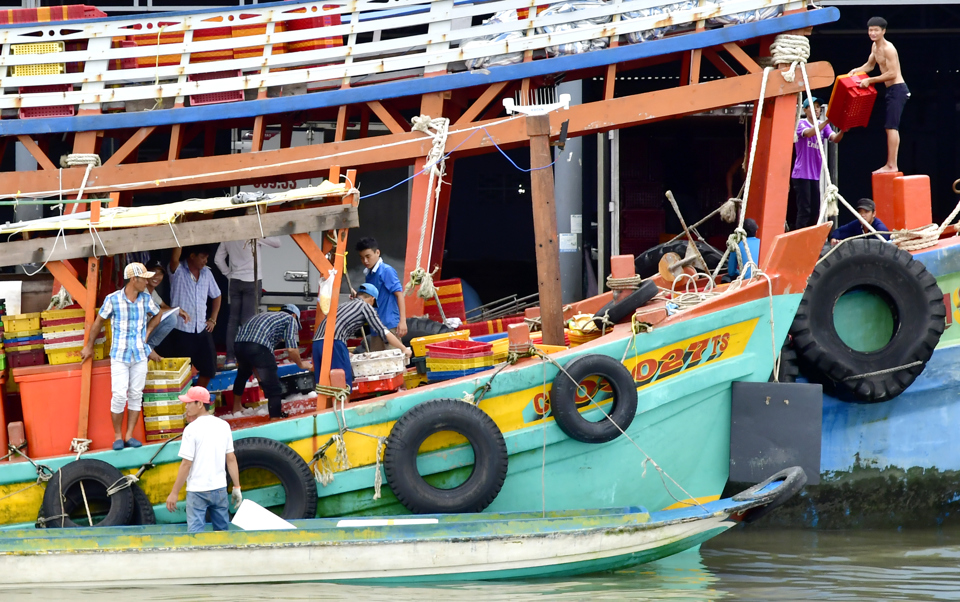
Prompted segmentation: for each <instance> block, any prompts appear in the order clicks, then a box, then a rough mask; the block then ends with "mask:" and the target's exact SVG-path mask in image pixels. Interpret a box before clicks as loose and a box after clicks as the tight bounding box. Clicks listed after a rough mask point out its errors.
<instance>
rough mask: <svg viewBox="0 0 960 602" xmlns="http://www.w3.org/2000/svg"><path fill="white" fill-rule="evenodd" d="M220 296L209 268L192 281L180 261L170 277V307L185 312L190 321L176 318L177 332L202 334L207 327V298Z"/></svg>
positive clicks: (185, 267)
mask: <svg viewBox="0 0 960 602" xmlns="http://www.w3.org/2000/svg"><path fill="white" fill-rule="evenodd" d="M219 296H220V287H219V286H217V281H216V280H215V279H214V278H213V272H211V271H210V268H208V267H206V266H204V268H203V269H201V270H200V278H197V279H194V277H193V274H192V273H191V272H190V268H188V267H187V262H186V261H181V262H180V266H179V267H178V268H177V271H176V272H174V273H173V274H171V275H170V305H171V307H179V308H180V309H182V310H183V311H185V312H187V314H188V315H189V316H190V321H189V322H185V321H184V320H183V318H182V317H180V316H177V330H182V331H183V332H189V333H198V332H203V331H204V329H205V328H206V327H207V297H209V298H211V299H216V298H217V297H219Z"/></svg>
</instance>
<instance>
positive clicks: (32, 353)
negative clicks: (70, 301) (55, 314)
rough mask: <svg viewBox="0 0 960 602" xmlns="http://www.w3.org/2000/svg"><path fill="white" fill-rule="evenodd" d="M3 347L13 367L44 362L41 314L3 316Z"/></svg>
mask: <svg viewBox="0 0 960 602" xmlns="http://www.w3.org/2000/svg"><path fill="white" fill-rule="evenodd" d="M3 347H4V352H5V353H6V354H7V363H8V364H10V366H12V367H13V368H22V367H24V366H39V365H41V364H43V363H44V357H43V336H42V335H41V332H40V314H39V313H33V314H18V315H15V316H3Z"/></svg>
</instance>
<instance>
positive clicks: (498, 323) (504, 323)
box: [463, 316, 523, 337]
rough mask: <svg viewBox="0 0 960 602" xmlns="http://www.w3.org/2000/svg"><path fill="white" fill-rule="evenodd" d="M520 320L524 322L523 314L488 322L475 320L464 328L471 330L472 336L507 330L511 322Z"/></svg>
mask: <svg viewBox="0 0 960 602" xmlns="http://www.w3.org/2000/svg"><path fill="white" fill-rule="evenodd" d="M520 322H523V316H513V317H509V318H500V319H497V320H487V321H486V322H474V323H473V324H464V325H463V328H466V329H467V330H469V331H470V336H471V337H479V336H483V335H485V334H496V333H498V332H506V330H507V327H508V326H510V325H511V324H519V323H520Z"/></svg>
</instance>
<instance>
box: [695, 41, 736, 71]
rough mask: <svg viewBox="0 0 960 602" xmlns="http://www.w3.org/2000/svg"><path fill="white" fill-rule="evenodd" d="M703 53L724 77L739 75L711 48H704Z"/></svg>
mask: <svg viewBox="0 0 960 602" xmlns="http://www.w3.org/2000/svg"><path fill="white" fill-rule="evenodd" d="M703 55H704V56H705V57H707V60H708V61H710V62H711V63H712V64H713V66H714V67H716V68H717V69H718V70H719V71H720V73H721V74H722V75H723V76H724V77H737V76H738V75H739V73H737V72H736V71H734V70H733V67H731V66H730V65H728V64H727V61H725V60H723V58H722V57H721V56H720V55H719V54H717V51H716V50H714V49H713V48H704V49H703Z"/></svg>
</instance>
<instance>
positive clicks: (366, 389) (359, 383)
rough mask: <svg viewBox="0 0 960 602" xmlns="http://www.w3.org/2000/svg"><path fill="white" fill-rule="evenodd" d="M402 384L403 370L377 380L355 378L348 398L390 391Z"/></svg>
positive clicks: (361, 397) (395, 389)
mask: <svg viewBox="0 0 960 602" xmlns="http://www.w3.org/2000/svg"><path fill="white" fill-rule="evenodd" d="M402 385H403V372H401V373H399V374H396V375H394V376H392V377H390V378H381V379H378V380H355V381H353V390H352V391H351V392H350V399H363V398H365V397H370V396H371V395H375V394H377V393H392V392H393V391H397V390H398V389H400V387H401V386H402Z"/></svg>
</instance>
